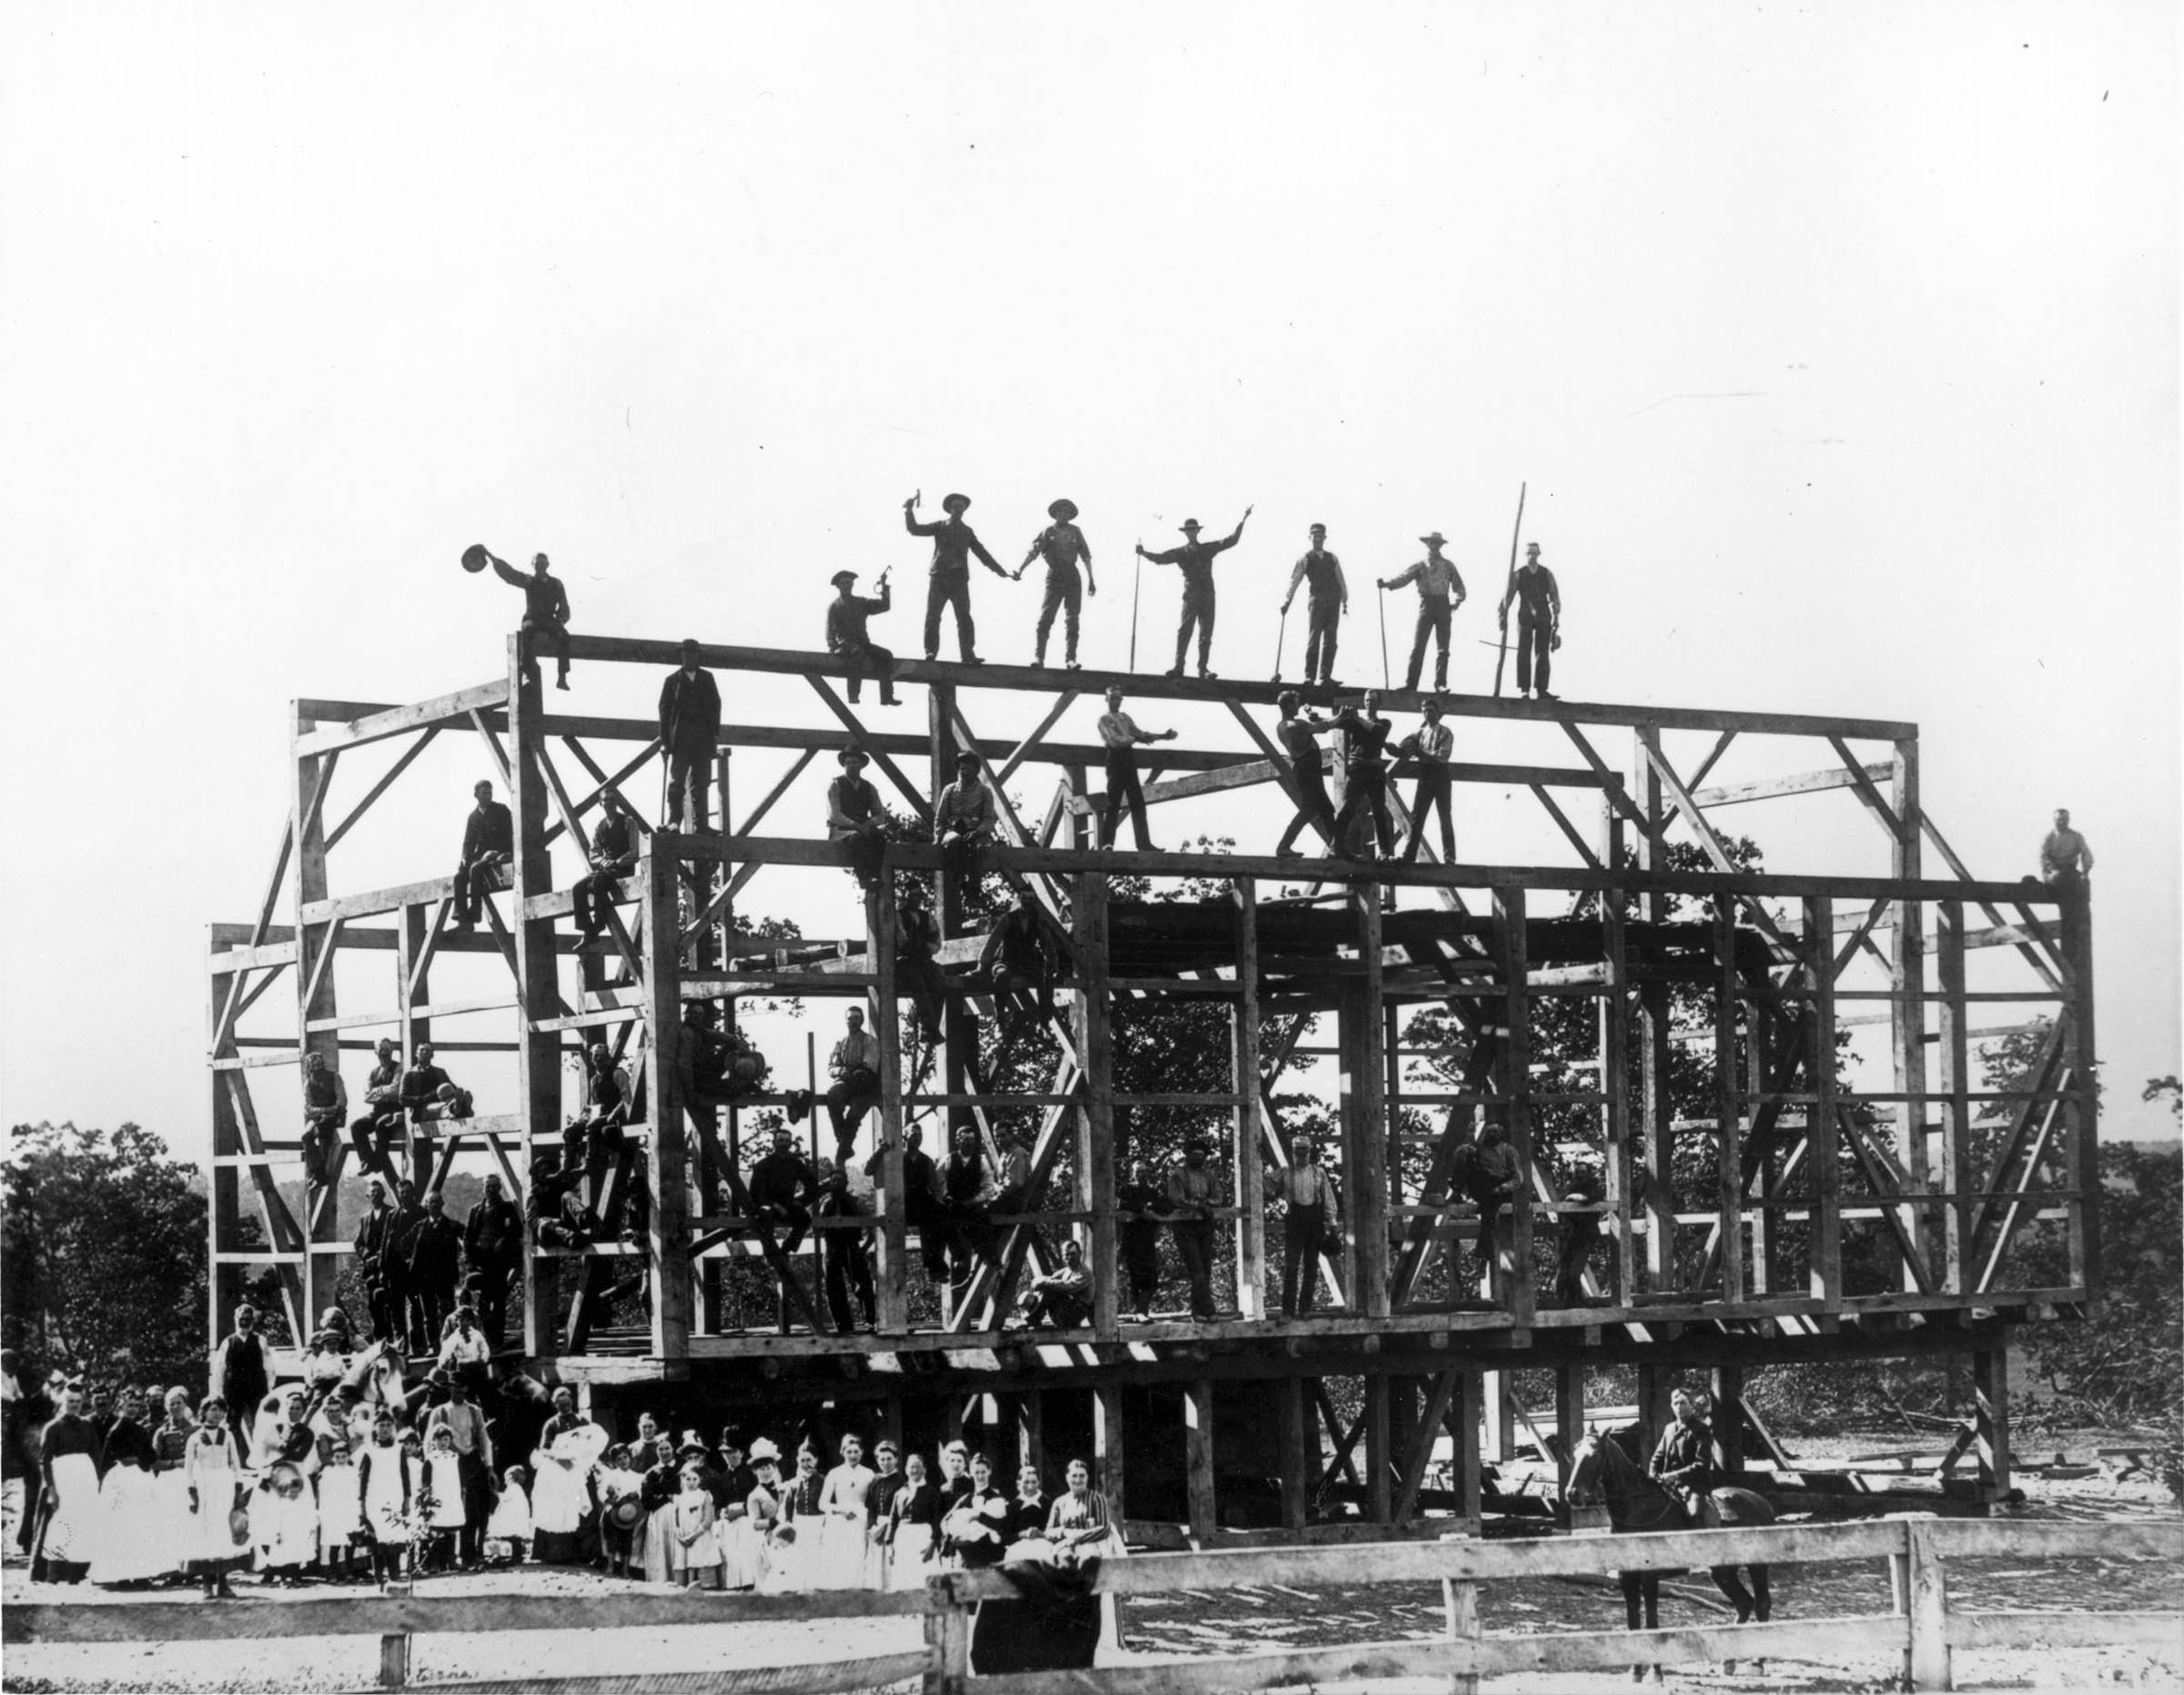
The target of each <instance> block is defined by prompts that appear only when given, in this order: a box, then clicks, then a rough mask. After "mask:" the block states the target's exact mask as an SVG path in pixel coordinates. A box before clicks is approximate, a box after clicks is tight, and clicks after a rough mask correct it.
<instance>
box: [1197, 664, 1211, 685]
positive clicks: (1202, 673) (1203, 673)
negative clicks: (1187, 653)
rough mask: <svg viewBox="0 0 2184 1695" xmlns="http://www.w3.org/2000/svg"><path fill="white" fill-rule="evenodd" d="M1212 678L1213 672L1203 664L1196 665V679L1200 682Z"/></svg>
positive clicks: (1209, 680) (1208, 680)
mask: <svg viewBox="0 0 2184 1695" xmlns="http://www.w3.org/2000/svg"><path fill="white" fill-rule="evenodd" d="M1213 680H1214V673H1213V672H1212V671H1208V670H1207V669H1206V668H1205V666H1203V665H1201V666H1199V667H1198V681H1200V682H1211V681H1213Z"/></svg>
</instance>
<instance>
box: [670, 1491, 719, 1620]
mask: <svg viewBox="0 0 2184 1695" xmlns="http://www.w3.org/2000/svg"><path fill="white" fill-rule="evenodd" d="M681 1482H682V1488H681V1490H680V1491H679V1492H678V1493H677V1494H676V1496H675V1500H674V1511H673V1514H672V1517H671V1518H670V1519H669V1522H668V1529H667V1534H668V1549H667V1577H668V1581H669V1582H671V1583H676V1584H680V1585H681V1586H682V1588H684V1589H719V1588H720V1587H721V1549H720V1543H719V1540H718V1539H716V1538H715V1537H714V1535H713V1521H714V1518H715V1516H716V1515H715V1512H714V1508H713V1492H712V1491H711V1490H710V1489H708V1488H706V1487H705V1474H704V1473H703V1471H701V1470H699V1469H698V1468H697V1465H696V1463H695V1462H694V1461H693V1463H691V1464H689V1465H686V1466H684V1467H683V1468H682V1478H681Z"/></svg>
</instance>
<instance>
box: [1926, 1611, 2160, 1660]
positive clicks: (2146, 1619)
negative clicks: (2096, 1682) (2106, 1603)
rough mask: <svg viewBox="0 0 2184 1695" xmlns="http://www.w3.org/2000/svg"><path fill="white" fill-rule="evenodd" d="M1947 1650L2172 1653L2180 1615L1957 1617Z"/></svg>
mask: <svg viewBox="0 0 2184 1695" xmlns="http://www.w3.org/2000/svg"><path fill="white" fill-rule="evenodd" d="M1947 1634H1948V1643H1949V1646H1950V1647H1951V1648H2149V1649H2167V1650H2169V1651H2170V1652H2172V1653H2173V1652H2174V1651H2175V1650H2176V1646H2177V1642H2178V1640H2179V1638H2184V1612H1956V1611H1952V1612H1951V1613H1950V1614H1949V1621H1948V1632H1947Z"/></svg>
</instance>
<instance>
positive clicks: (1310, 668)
mask: <svg viewBox="0 0 2184 1695" xmlns="http://www.w3.org/2000/svg"><path fill="white" fill-rule="evenodd" d="M1311 535H1312V545H1311V546H1310V547H1309V548H1308V549H1306V550H1305V551H1304V554H1303V555H1302V557H1300V558H1299V560H1298V561H1297V569H1296V570H1293V571H1291V572H1290V573H1289V593H1287V594H1285V595H1284V596H1282V599H1281V610H1283V611H1284V612H1287V611H1288V610H1289V602H1290V601H1292V600H1295V599H1296V598H1297V586H1298V584H1299V583H1308V584H1309V585H1310V587H1309V591H1308V594H1307V598H1306V600H1305V606H1306V609H1307V610H1309V612H1310V614H1311V620H1310V631H1309V634H1308V635H1307V636H1306V637H1305V641H1304V680H1305V681H1307V682H1313V681H1318V682H1322V683H1325V684H1326V685H1327V686H1328V687H1329V688H1330V689H1331V688H1333V687H1334V686H1335V637H1336V633H1337V631H1338V630H1339V628H1340V624H1341V622H1342V615H1343V614H1344V613H1345V612H1347V611H1349V610H1350V585H1349V584H1348V583H1346V582H1344V581H1343V580H1342V561H1341V560H1339V559H1337V558H1336V557H1335V556H1334V555H1333V554H1332V553H1330V552H1329V551H1328V550H1327V526H1326V525H1325V524H1314V525H1313V526H1312V530H1311Z"/></svg>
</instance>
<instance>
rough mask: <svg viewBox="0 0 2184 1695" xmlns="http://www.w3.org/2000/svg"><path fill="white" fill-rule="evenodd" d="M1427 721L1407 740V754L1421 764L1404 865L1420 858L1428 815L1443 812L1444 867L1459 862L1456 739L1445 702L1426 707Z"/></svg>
mask: <svg viewBox="0 0 2184 1695" xmlns="http://www.w3.org/2000/svg"><path fill="white" fill-rule="evenodd" d="M1424 711H1425V715H1426V721H1425V722H1424V723H1422V724H1421V725H1420V726H1419V727H1418V729H1417V731H1415V732H1413V733H1412V734H1411V735H1408V736H1406V737H1404V738H1403V752H1405V753H1408V754H1409V755H1410V756H1411V758H1413V759H1415V760H1416V761H1417V762H1418V792H1416V793H1415V794H1413V795H1412V796H1411V833H1410V837H1409V839H1408V840H1406V841H1405V842H1404V843H1403V863H1404V864H1406V865H1408V864H1411V863H1413V862H1415V861H1416V860H1417V858H1418V844H1419V843H1420V842H1421V841H1423V840H1424V838H1425V833H1426V814H1427V813H1429V812H1433V811H1435V810H1436V809H1438V810H1439V812H1440V813H1441V862H1442V863H1444V864H1450V865H1453V864H1454V863H1456V821H1455V818H1454V816H1453V815H1452V813H1451V810H1450V799H1449V794H1450V783H1451V779H1450V775H1449V755H1450V753H1451V752H1453V751H1454V748H1455V745H1456V738H1455V737H1454V736H1453V735H1451V733H1450V731H1449V727H1448V725H1446V724H1444V723H1442V722H1441V702H1440V701H1431V700H1430V701H1427V702H1426V704H1425V708H1424Z"/></svg>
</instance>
